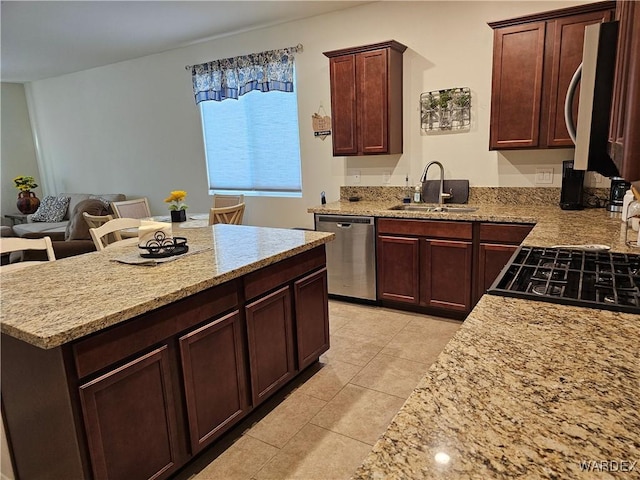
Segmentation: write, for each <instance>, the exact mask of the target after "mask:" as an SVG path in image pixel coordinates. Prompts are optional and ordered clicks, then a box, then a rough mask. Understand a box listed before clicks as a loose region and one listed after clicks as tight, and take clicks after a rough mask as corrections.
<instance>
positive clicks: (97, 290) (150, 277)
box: [0, 222, 334, 349]
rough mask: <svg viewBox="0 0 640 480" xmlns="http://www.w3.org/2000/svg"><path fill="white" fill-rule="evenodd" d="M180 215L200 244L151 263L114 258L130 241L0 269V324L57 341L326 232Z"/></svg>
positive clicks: (274, 257)
mask: <svg viewBox="0 0 640 480" xmlns="http://www.w3.org/2000/svg"><path fill="white" fill-rule="evenodd" d="M206 223H207V222H201V223H200V224H198V222H187V223H186V224H185V226H187V227H197V226H203V227H202V228H181V229H179V228H176V224H174V232H173V234H174V236H184V237H186V238H187V241H188V244H189V245H190V247H191V248H204V249H205V250H204V251H201V252H199V253H195V254H192V255H189V254H187V255H185V256H184V257H183V258H181V257H178V258H177V259H176V260H174V261H172V262H168V263H164V264H160V265H156V266H142V265H126V264H122V263H118V262H115V261H113V259H114V258H116V257H121V256H123V255H124V254H126V253H127V252H135V251H136V250H137V246H136V245H132V246H126V247H121V248H113V249H107V250H103V251H102V252H92V253H88V254H85V255H78V256H75V257H70V258H64V259H61V260H56V261H55V262H45V263H43V264H40V265H35V266H31V267H26V268H24V269H21V270H16V271H12V272H2V273H0V282H1V287H2V288H1V289H0V327H1V331H2V333H4V334H7V335H10V336H12V337H15V338H18V339H20V340H23V341H25V342H27V343H30V344H32V345H35V346H37V347H40V348H44V349H48V348H54V347H57V346H60V345H62V344H65V343H67V342H70V341H72V340H75V339H78V338H81V337H84V336H86V335H88V334H91V333H94V332H97V331H99V330H102V329H104V328H106V327H109V326H111V325H115V324H117V323H119V322H122V321H124V320H128V319H130V318H133V317H135V316H137V315H140V314H142V313H145V312H148V311H150V310H153V309H156V308H158V307H161V306H163V305H167V304H169V303H172V302H175V301H176V300H179V299H181V298H185V297H188V296H190V295H193V294H195V293H197V292H200V291H202V290H205V289H207V288H209V287H212V286H214V285H218V284H221V283H224V282H226V281H229V280H231V279H233V278H237V277H240V276H243V275H246V274H247V273H249V272H252V271H254V270H258V269H259V268H262V267H265V266H267V265H270V264H272V263H275V262H278V261H280V260H283V259H285V258H288V257H291V256H294V255H297V254H299V253H301V252H303V251H306V250H310V249H312V248H314V247H316V246H319V245H322V244H324V243H326V242H328V241H330V240H332V239H333V237H334V235H333V234H326V233H322V232H313V231H305V230H291V229H281V228H263V227H251V226H243V225H214V226H213V227H209V226H204V225H206Z"/></svg>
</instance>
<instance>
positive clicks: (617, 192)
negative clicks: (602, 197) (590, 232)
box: [607, 177, 631, 212]
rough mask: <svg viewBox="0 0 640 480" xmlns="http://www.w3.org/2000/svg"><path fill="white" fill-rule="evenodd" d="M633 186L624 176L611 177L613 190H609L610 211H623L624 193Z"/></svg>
mask: <svg viewBox="0 0 640 480" xmlns="http://www.w3.org/2000/svg"><path fill="white" fill-rule="evenodd" d="M630 188H631V184H630V183H629V182H627V181H626V180H625V179H624V178H622V177H611V190H610V191H609V206H608V207H607V210H609V211H610V212H621V211H622V205H623V204H624V195H625V193H627V190H629V189H630Z"/></svg>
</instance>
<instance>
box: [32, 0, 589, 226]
mask: <svg viewBox="0 0 640 480" xmlns="http://www.w3.org/2000/svg"><path fill="white" fill-rule="evenodd" d="M578 3H585V2H584V1H583V2H566V1H564V2H561V1H538V2H515V1H512V2H474V1H471V2H444V1H443V2H429V1H426V2H396V1H383V2H375V3H371V4H366V5H363V6H359V7H354V8H352V9H348V10H343V11H340V12H337V13H332V14H327V15H322V16H318V17H314V18H311V19H306V20H302V21H296V22H291V23H288V24H285V25H280V26H276V27H271V28H267V29H263V30H258V31H253V32H248V33H243V34H239V35H235V36H233V37H227V38H222V39H217V40H213V41H208V42H205V43H200V44H197V45H192V46H189V47H185V48H182V49H177V50H172V51H169V52H165V53H162V54H158V55H152V56H148V57H144V58H141V59H136V60H132V61H127V62H122V63H118V64H114V65H109V66H106V67H101V68H96V69H92V70H88V71H84V72H79V73H75V74H71V75H66V76H62V77H58V78H53V79H48V80H41V81H37V82H34V83H32V84H30V85H28V87H27V89H28V93H29V94H30V99H31V103H30V105H31V107H32V110H31V115H32V120H33V124H34V130H35V131H36V133H37V138H38V142H39V145H40V149H39V151H40V155H41V158H40V160H41V162H42V164H43V165H46V166H47V167H46V171H47V180H48V182H47V189H48V190H49V191H52V192H53V191H55V192H62V191H76V192H77V191H83V192H122V193H125V194H127V195H129V196H147V197H148V198H149V201H150V203H151V208H152V211H153V213H155V214H160V213H163V212H164V211H165V205H164V204H163V202H162V200H163V198H164V197H165V195H166V194H167V193H168V192H169V191H170V190H172V189H185V190H187V191H188V192H189V197H188V203H189V205H190V206H191V211H192V212H195V211H206V210H207V209H208V207H209V205H210V198H209V197H208V195H207V182H206V170H205V165H204V153H203V146H202V137H201V126H200V120H199V113H198V109H197V107H196V106H195V104H194V102H193V97H192V93H191V84H190V73H189V72H188V71H186V70H185V69H184V66H185V65H187V64H194V63H201V62H205V61H208V60H213V59H216V58H224V57H229V56H235V55H241V54H246V53H250V52H258V51H262V50H266V49H272V48H281V47H287V46H293V45H296V44H298V43H302V44H303V45H304V52H303V53H301V54H299V55H298V56H297V59H296V69H297V81H298V99H299V115H300V125H301V128H300V133H301V153H302V162H303V198H301V199H275V198H266V199H265V198H249V199H248V200H247V212H246V214H245V223H249V224H253V225H269V226H287V227H289V226H307V227H310V226H312V216H311V215H310V214H307V213H306V209H307V207H309V206H312V205H317V204H318V203H319V199H320V192H321V191H323V190H324V191H326V193H327V198H328V200H330V201H332V200H336V199H337V198H338V193H339V187H340V185H345V184H350V182H351V180H352V177H351V176H350V174H351V173H352V171H353V170H360V173H361V184H362V185H381V184H382V183H383V173H384V172H385V171H389V172H392V177H391V184H392V185H402V184H404V178H405V175H406V174H409V176H410V179H411V183H415V182H416V181H417V180H418V178H419V176H420V174H421V172H422V169H423V168H424V165H425V164H426V163H427V162H429V161H431V160H440V161H441V162H442V163H443V164H444V165H445V170H446V177H447V178H468V179H469V180H470V181H471V184H472V185H475V186H532V185H533V184H534V173H535V167H536V166H538V165H543V166H552V167H553V168H554V170H555V173H556V175H555V179H556V181H555V186H559V185H560V167H561V162H562V160H565V159H569V158H572V155H573V150H572V149H569V150H553V151H529V152H511V153H504V154H502V153H498V152H489V151H488V144H489V113H490V101H491V59H492V43H493V35H492V30H491V28H489V27H488V26H487V22H488V21H493V20H500V19H504V18H509V17H513V16H518V15H523V14H527V13H532V12H539V11H545V10H551V9H554V8H560V7H565V6H569V5H574V4H578ZM390 39H394V40H397V41H399V42H401V43H403V44H405V45H407V47H408V49H407V51H406V52H405V54H404V131H405V135H404V154H403V155H393V156H377V157H360V158H344V157H337V158H334V157H332V154H331V139H330V137H328V138H327V139H326V140H324V141H323V140H321V139H319V138H315V137H313V132H312V128H311V115H312V114H313V113H314V112H316V111H317V110H318V108H319V106H320V105H322V106H323V107H324V109H325V110H326V111H327V112H328V113H329V114H330V105H331V101H330V92H329V72H328V66H329V62H328V59H327V58H326V57H324V56H323V55H322V52H323V51H328V50H334V49H339V48H345V47H351V46H356V45H364V44H368V43H375V42H380V41H384V40H390ZM458 86H467V87H470V88H471V92H472V126H471V128H470V131H468V132H465V133H448V134H440V135H426V134H424V133H423V132H421V130H420V123H419V117H420V115H419V97H420V93H421V92H424V91H430V90H437V89H442V88H450V87H458ZM274 155H277V152H274Z"/></svg>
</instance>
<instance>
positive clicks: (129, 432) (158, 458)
mask: <svg viewBox="0 0 640 480" xmlns="http://www.w3.org/2000/svg"><path fill="white" fill-rule="evenodd" d="M80 399H81V402H82V411H83V415H84V421H85V426H86V432H87V440H88V443H89V454H90V457H91V463H92V468H93V474H94V476H95V478H96V479H97V480H102V479H114V480H119V479H123V478H126V479H127V480H137V479H148V478H161V477H166V476H167V475H168V473H169V472H171V471H172V470H173V469H174V468H173V467H174V465H175V464H176V463H178V461H177V458H176V457H177V448H178V439H177V434H176V419H175V418H174V415H175V413H174V412H175V410H174V397H173V386H172V382H171V377H170V374H169V355H168V348H167V346H163V347H161V348H158V349H156V350H154V351H152V352H150V353H148V354H146V355H143V356H141V357H139V358H137V359H135V360H133V361H132V362H129V363H127V364H126V365H123V366H122V367H120V368H117V369H115V370H113V371H111V372H109V373H106V374H105V375H102V376H101V377H99V378H97V379H95V380H93V381H91V382H89V383H87V384H85V385H82V386H81V387H80Z"/></svg>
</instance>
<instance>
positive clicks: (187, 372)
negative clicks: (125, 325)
mask: <svg viewBox="0 0 640 480" xmlns="http://www.w3.org/2000/svg"><path fill="white" fill-rule="evenodd" d="M179 345H180V356H181V359H182V369H183V377H184V389H185V398H186V401H187V416H188V419H189V432H190V439H191V449H192V452H193V453H195V452H197V451H199V450H200V449H201V448H202V447H203V446H205V445H207V444H209V443H211V442H212V441H213V440H214V439H215V438H217V437H219V436H220V435H221V434H222V433H223V432H224V431H225V430H227V429H228V428H229V427H230V426H231V425H232V424H233V423H234V422H235V421H236V420H237V419H238V418H239V417H241V416H242V414H243V413H244V412H245V411H246V410H247V409H248V407H249V404H248V398H247V395H248V385H247V376H246V373H245V360H244V355H245V354H244V348H243V345H244V342H243V335H242V330H241V325H240V315H239V312H238V311H235V312H233V313H231V314H229V315H226V316H224V317H222V318H219V319H217V320H214V321H212V322H210V323H208V324H206V325H204V326H203V327H201V328H198V329H197V330H195V331H193V332H190V333H188V334H186V335H183V336H182V337H180V339H179Z"/></svg>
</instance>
